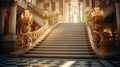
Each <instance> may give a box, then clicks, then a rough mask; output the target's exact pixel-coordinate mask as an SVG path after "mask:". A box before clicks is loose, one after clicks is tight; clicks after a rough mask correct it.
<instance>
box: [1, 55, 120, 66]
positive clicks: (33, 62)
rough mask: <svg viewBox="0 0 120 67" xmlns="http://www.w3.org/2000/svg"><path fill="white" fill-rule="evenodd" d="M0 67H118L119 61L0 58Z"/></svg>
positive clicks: (117, 59)
mask: <svg viewBox="0 0 120 67" xmlns="http://www.w3.org/2000/svg"><path fill="white" fill-rule="evenodd" d="M0 67H120V59H119V58H116V59H109V60H105V59H92V58H91V59H64V58H25V57H19V58H12V57H4V56H1V57H0Z"/></svg>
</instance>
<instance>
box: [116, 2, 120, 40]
mask: <svg viewBox="0 0 120 67" xmlns="http://www.w3.org/2000/svg"><path fill="white" fill-rule="evenodd" d="M116 18H117V30H118V39H119V40H120V3H116Z"/></svg>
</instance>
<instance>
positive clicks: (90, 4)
mask: <svg viewBox="0 0 120 67" xmlns="http://www.w3.org/2000/svg"><path fill="white" fill-rule="evenodd" d="M89 7H90V9H92V0H89Z"/></svg>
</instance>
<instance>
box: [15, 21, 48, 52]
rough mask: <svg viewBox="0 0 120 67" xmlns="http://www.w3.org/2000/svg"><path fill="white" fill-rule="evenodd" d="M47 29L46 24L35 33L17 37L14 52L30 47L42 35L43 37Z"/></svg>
mask: <svg viewBox="0 0 120 67" xmlns="http://www.w3.org/2000/svg"><path fill="white" fill-rule="evenodd" d="M47 29H48V23H46V24H45V25H44V26H43V27H42V28H40V29H39V30H37V31H33V32H28V33H25V34H22V35H18V36H17V41H16V43H17V46H16V49H15V50H20V49H23V48H27V47H29V46H32V44H33V42H35V41H36V39H38V38H40V37H42V35H44V33H45V31H46V30H47Z"/></svg>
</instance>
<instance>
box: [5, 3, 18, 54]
mask: <svg viewBox="0 0 120 67" xmlns="http://www.w3.org/2000/svg"><path fill="white" fill-rule="evenodd" d="M16 13H17V3H16V2H13V4H12V5H11V8H10V16H9V30H8V34H7V35H6V36H5V37H4V53H10V52H11V51H13V50H14V48H15V46H16ZM6 49H7V50H6Z"/></svg>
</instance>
